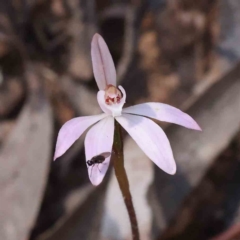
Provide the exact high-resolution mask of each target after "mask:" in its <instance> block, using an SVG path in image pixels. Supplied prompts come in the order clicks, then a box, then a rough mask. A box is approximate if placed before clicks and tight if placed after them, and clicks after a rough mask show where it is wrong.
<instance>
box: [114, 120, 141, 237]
mask: <svg viewBox="0 0 240 240" xmlns="http://www.w3.org/2000/svg"><path fill="white" fill-rule="evenodd" d="M113 150H114V154H113V158H112V159H113V160H112V161H113V167H114V170H115V174H116V178H117V181H118V184H119V187H120V189H121V192H122V195H123V199H124V202H125V205H126V208H127V211H128V216H129V219H130V223H131V229H132V236H133V240H140V237H139V231H138V223H137V218H136V213H135V210H134V207H133V202H132V196H131V193H130V189H129V182H128V178H127V174H126V171H125V168H124V156H123V138H122V129H121V126H120V125H119V123H118V122H117V121H115V131H114V143H113Z"/></svg>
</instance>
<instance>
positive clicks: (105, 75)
mask: <svg viewBox="0 0 240 240" xmlns="http://www.w3.org/2000/svg"><path fill="white" fill-rule="evenodd" d="M91 55H92V64H93V73H94V76H95V79H96V82H97V85H98V88H99V89H100V90H104V89H105V88H106V86H107V85H109V84H111V85H114V86H116V69H115V66H114V63H113V59H112V56H111V54H110V52H109V49H108V46H107V44H106V43H105V41H104V40H103V38H102V37H101V36H100V35H99V34H97V33H96V34H95V35H94V36H93V39H92V48H91Z"/></svg>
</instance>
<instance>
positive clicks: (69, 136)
mask: <svg viewBox="0 0 240 240" xmlns="http://www.w3.org/2000/svg"><path fill="white" fill-rule="evenodd" d="M106 116H107V115H106V114H100V115H95V116H88V117H77V118H73V119H71V120H69V121H67V122H66V123H65V124H64V125H63V126H62V127H61V129H60V131H59V133H58V137H57V144H56V149H55V154H54V160H55V159H56V158H58V157H60V156H62V155H63V154H64V153H65V152H66V151H67V150H68V149H69V148H70V147H71V146H72V145H73V143H74V142H75V141H76V140H77V139H78V138H79V137H80V136H81V135H82V133H83V132H84V131H85V130H86V129H87V128H88V127H90V126H91V125H93V124H94V123H96V122H98V121H99V120H101V119H103V118H105V117H106Z"/></svg>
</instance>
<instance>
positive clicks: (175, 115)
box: [123, 102, 201, 131]
mask: <svg viewBox="0 0 240 240" xmlns="http://www.w3.org/2000/svg"><path fill="white" fill-rule="evenodd" d="M123 112H124V113H130V114H136V115H142V116H146V117H149V118H154V119H157V120H160V121H164V122H170V123H176V124H179V125H181V126H184V127H186V128H190V129H195V130H200V131H201V128H200V127H199V125H198V124H197V123H196V122H195V120H194V119H193V118H192V117H190V116H189V115H188V114H186V113H184V112H182V111H181V110H179V109H177V108H175V107H172V106H170V105H167V104H164V103H154V102H150V103H142V104H138V105H135V106H132V107H128V108H124V109H123Z"/></svg>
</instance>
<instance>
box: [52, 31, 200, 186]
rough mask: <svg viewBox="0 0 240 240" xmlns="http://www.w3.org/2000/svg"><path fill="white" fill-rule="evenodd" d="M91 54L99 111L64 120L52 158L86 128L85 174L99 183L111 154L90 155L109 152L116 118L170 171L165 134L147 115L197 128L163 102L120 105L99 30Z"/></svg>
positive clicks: (173, 168)
mask: <svg viewBox="0 0 240 240" xmlns="http://www.w3.org/2000/svg"><path fill="white" fill-rule="evenodd" d="M91 56H92V63H93V72H94V76H95V79H96V82H97V85H98V88H99V91H98V93H97V100H98V103H99V106H100V108H101V109H102V111H103V113H102V114H99V115H95V116H87V117H77V118H73V119H71V120H69V121H68V122H66V123H65V124H64V125H63V126H62V128H61V129H60V131H59V134H58V138H57V144H56V150H55V156H54V160H55V159H56V158H58V157H60V156H62V155H63V154H64V153H65V152H66V151H67V150H68V149H69V148H70V147H71V146H72V144H73V143H74V142H75V141H76V140H77V139H78V138H79V137H80V136H81V135H82V134H83V132H85V131H86V130H87V129H88V128H89V130H88V132H87V134H86V138H85V143H84V144H85V154H86V161H87V162H86V163H87V167H88V174H89V178H90V180H91V182H92V184H93V185H98V184H100V183H101V182H102V180H103V178H104V176H105V174H106V172H107V169H108V166H109V163H110V158H111V155H110V154H107V155H106V158H105V159H104V158H103V159H102V160H101V161H100V162H94V161H93V160H92V159H97V158H96V156H99V155H101V154H102V153H112V147H113V141H114V120H116V121H117V122H118V123H119V124H120V125H121V126H122V127H123V128H124V129H125V130H126V131H127V132H128V134H129V135H130V136H131V137H132V138H133V139H134V140H135V142H136V143H137V144H138V146H139V147H140V148H141V149H142V151H143V152H144V153H145V154H146V155H147V156H148V157H149V158H150V159H151V160H152V161H153V162H154V163H155V164H156V165H157V166H158V167H159V168H161V169H162V170H163V171H165V172H166V173H168V174H174V173H175V172H176V163H175V161H174V157H173V153H172V149H171V146H170V143H169V141H168V138H167V136H166V135H165V133H164V131H163V130H162V129H161V127H159V125H157V124H156V123H155V122H154V121H152V120H151V119H155V120H159V121H165V122H170V123H175V124H179V125H181V126H184V127H186V128H190V129H194V130H201V128H200V127H199V126H198V124H197V123H196V122H195V121H194V120H193V119H192V118H191V117H190V116H189V115H187V114H186V113H184V112H182V111H181V110H179V109H177V108H175V107H172V106H169V105H167V104H163V103H156V102H149V103H142V104H138V105H135V106H131V107H127V108H123V105H124V104H125V102H126V92H125V90H124V88H123V87H122V86H117V83H116V70H115V66H114V63H113V60H112V57H111V54H110V52H109V50H108V47H107V45H106V43H105V41H104V40H103V38H102V37H101V36H100V35H99V34H95V35H94V37H93V40H92V45H91ZM83 71H84V69H83ZM136 87H137V86H136ZM86 104H87V103H86ZM150 118H151V119H150ZM109 155H110V156H109ZM91 160H92V161H91ZM90 163H91V164H90ZM94 163H95V164H94Z"/></svg>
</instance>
